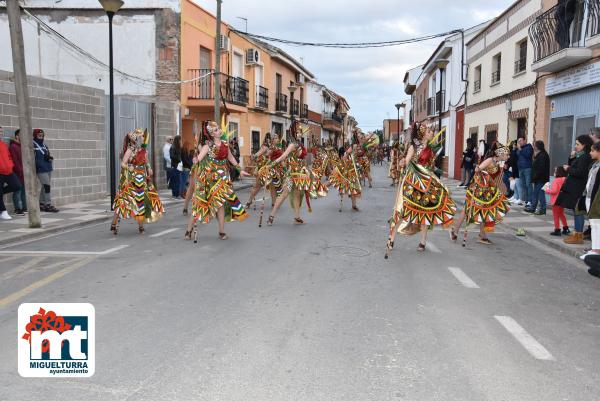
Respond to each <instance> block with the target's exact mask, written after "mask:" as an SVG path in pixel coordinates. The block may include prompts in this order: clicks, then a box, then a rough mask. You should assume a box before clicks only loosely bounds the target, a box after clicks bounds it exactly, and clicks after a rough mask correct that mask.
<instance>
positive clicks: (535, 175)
mask: <svg viewBox="0 0 600 401" xmlns="http://www.w3.org/2000/svg"><path fill="white" fill-rule="evenodd" d="M534 155H535V156H534V158H533V163H532V168H531V183H532V184H533V194H532V196H531V207H529V208H525V211H526V212H528V213H535V214H536V215H544V214H546V194H545V192H544V191H543V190H542V188H543V187H544V184H546V183H547V182H550V156H549V155H548V152H546V149H545V147H544V141H535V148H534ZM538 202H539V205H540V206H539V208H538V209H536V208H537V205H538Z"/></svg>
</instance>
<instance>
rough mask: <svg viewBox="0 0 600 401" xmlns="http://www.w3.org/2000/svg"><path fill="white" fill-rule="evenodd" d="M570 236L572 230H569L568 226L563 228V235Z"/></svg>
mask: <svg viewBox="0 0 600 401" xmlns="http://www.w3.org/2000/svg"><path fill="white" fill-rule="evenodd" d="M569 234H571V230H569V227H568V226H565V227H563V230H562V235H569Z"/></svg>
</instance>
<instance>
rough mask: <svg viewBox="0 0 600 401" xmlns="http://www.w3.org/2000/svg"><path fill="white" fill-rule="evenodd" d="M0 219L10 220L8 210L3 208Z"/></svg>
mask: <svg viewBox="0 0 600 401" xmlns="http://www.w3.org/2000/svg"><path fill="white" fill-rule="evenodd" d="M0 220H12V217H10V216H9V214H8V212H7V211H6V210H5V211H3V212H2V213H0Z"/></svg>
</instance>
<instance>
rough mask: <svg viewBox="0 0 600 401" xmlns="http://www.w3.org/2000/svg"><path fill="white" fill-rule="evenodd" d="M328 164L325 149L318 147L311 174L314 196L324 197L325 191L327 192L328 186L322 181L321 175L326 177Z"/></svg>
mask: <svg viewBox="0 0 600 401" xmlns="http://www.w3.org/2000/svg"><path fill="white" fill-rule="evenodd" d="M328 165H329V155H328V154H327V152H326V151H325V149H323V148H318V149H317V152H316V155H315V158H314V159H313V163H312V175H313V183H314V191H315V192H316V196H319V197H324V196H326V195H327V192H329V188H328V187H327V185H326V184H325V183H323V177H326V172H327V169H328ZM311 196H312V197H314V196H315V194H311Z"/></svg>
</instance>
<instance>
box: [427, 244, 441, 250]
mask: <svg viewBox="0 0 600 401" xmlns="http://www.w3.org/2000/svg"><path fill="white" fill-rule="evenodd" d="M427 247H428V248H429V249H430V250H431V252H433V253H442V251H440V248H438V247H437V246H435V244H434V243H432V242H428V243H427Z"/></svg>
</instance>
